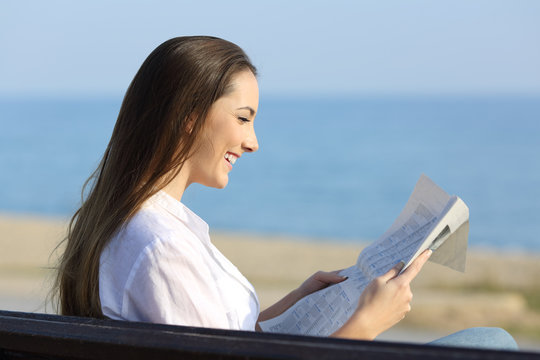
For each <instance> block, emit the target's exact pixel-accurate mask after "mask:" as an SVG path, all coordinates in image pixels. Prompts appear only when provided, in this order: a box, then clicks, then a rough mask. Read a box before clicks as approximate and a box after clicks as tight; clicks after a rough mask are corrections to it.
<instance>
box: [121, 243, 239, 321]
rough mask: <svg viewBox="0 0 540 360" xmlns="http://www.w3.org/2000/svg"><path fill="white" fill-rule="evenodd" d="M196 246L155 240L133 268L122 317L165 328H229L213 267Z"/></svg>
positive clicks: (124, 297) (143, 251)
mask: <svg viewBox="0 0 540 360" xmlns="http://www.w3.org/2000/svg"><path fill="white" fill-rule="evenodd" d="M204 255H205V253H204V251H201V249H200V248H197V246H193V244H189V242H187V243H182V242H178V241H176V243H174V242H172V241H163V240H161V239H155V240H154V241H153V242H152V243H150V244H149V245H148V246H146V247H145V248H144V249H143V250H142V252H141V253H140V255H139V257H138V258H137V260H136V262H135V263H134V265H133V267H132V269H131V271H130V274H129V277H128V279H127V282H126V285H125V288H124V294H123V299H122V317H123V318H125V319H129V320H136V321H146V322H153V323H162V324H175V325H187V326H201V327H214V328H228V326H229V325H228V321H227V317H226V315H225V314H226V309H224V305H223V304H222V299H221V298H220V294H219V291H218V290H217V286H216V279H215V273H214V272H213V271H212V270H213V269H212V267H211V264H209V263H208V262H207V261H206V260H207V259H206V258H205V256H204Z"/></svg>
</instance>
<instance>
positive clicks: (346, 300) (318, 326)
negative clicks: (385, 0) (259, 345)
mask: <svg viewBox="0 0 540 360" xmlns="http://www.w3.org/2000/svg"><path fill="white" fill-rule="evenodd" d="M468 232H469V209H468V207H467V205H465V203H464V202H463V201H462V200H461V199H460V198H459V197H457V196H455V195H454V196H450V195H448V194H447V193H446V192H445V191H444V190H442V189H441V188H440V187H438V186H437V185H436V184H435V183H434V182H433V181H431V179H429V178H428V177H427V176H425V175H422V176H420V179H419V180H418V182H417V184H416V186H415V188H414V190H413V193H412V194H411V196H410V198H409V200H408V201H407V204H406V205H405V207H404V209H403V210H402V212H401V213H400V215H399V216H398V217H397V219H396V220H395V221H394V223H393V224H392V226H391V227H390V228H389V229H388V230H387V231H386V232H385V233H384V234H383V235H382V236H381V237H380V238H379V239H378V240H377V241H375V242H374V243H372V244H371V245H369V246H367V247H366V248H365V249H364V250H363V251H362V252H361V253H360V255H359V256H358V260H357V262H356V264H355V265H353V266H351V267H349V268H347V269H345V270H343V271H342V272H341V273H340V275H344V276H347V277H348V279H347V280H345V281H343V282H341V283H339V284H335V285H332V286H329V287H327V288H325V289H322V290H320V291H317V292H315V293H313V294H310V295H308V296H306V297H304V298H302V299H301V300H299V301H298V302H297V303H296V304H294V305H293V306H291V307H290V308H289V309H287V311H285V312H284V313H282V314H281V315H279V316H277V317H275V318H273V319H270V320H267V321H263V322H260V323H259V325H260V327H261V329H262V330H263V331H265V332H277V333H287V334H302V335H316V336H317V335H318V336H328V335H330V334H332V333H334V332H335V331H336V330H338V329H339V328H340V327H341V326H342V325H343V324H344V323H345V322H346V321H347V320H348V319H349V317H350V316H351V315H352V314H353V313H354V311H355V310H356V307H357V304H358V299H359V298H360V295H361V294H362V291H364V288H365V287H366V286H367V285H368V284H369V283H370V282H371V281H372V280H373V279H374V278H376V277H378V276H380V275H383V274H385V273H386V272H387V271H388V270H390V269H391V268H392V267H393V266H395V265H396V264H397V263H398V262H400V261H404V263H405V266H404V268H403V270H405V269H406V268H407V267H408V266H409V265H410V264H411V263H412V261H413V260H414V259H415V258H416V257H417V256H418V255H420V254H421V253H422V252H423V251H424V250H426V249H428V248H430V249H432V250H433V254H432V255H431V257H430V261H433V262H436V263H439V264H441V265H445V266H448V267H450V268H453V269H455V270H458V271H461V272H464V271H465V259H466V252H467V237H468ZM403 270H402V271H403Z"/></svg>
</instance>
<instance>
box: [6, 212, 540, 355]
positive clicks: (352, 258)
mask: <svg viewBox="0 0 540 360" xmlns="http://www.w3.org/2000/svg"><path fill="white" fill-rule="evenodd" d="M66 224H67V220H66V219H61V218H51V217H41V216H35V215H32V216H27V215H21V214H16V215H13V214H7V213H0V233H1V234H2V248H3V251H2V252H1V253H0V294H1V296H0V308H2V309H5V310H19V311H39V312H42V311H44V310H46V311H48V312H52V307H51V306H48V307H46V308H45V307H44V306H43V304H44V300H45V298H46V296H47V295H48V291H49V288H50V284H51V282H50V281H51V279H52V275H53V272H52V270H51V268H52V267H53V266H54V261H55V260H54V255H53V256H51V253H52V250H53V249H54V247H55V246H56V245H57V244H58V242H59V241H60V240H61V239H62V237H63V234H64V231H65V229H66ZM211 237H212V241H213V242H214V243H215V244H216V246H217V247H218V248H219V249H220V250H221V251H222V252H223V253H224V254H225V255H226V256H227V257H228V258H229V259H230V260H231V261H232V262H233V263H234V264H235V265H236V266H237V267H238V268H239V269H240V271H241V272H242V273H243V274H244V275H245V276H246V277H247V278H248V279H249V280H250V281H251V282H252V283H253V285H254V286H255V288H256V290H257V293H258V296H259V299H260V302H261V306H262V307H263V308H264V307H265V306H268V305H270V304H271V303H273V302H275V301H277V300H278V299H279V298H281V297H282V296H284V295H285V294H286V293H287V292H288V291H290V290H292V289H294V288H295V287H297V286H298V285H299V284H300V283H301V282H302V281H303V280H305V279H306V278H307V277H308V276H309V275H311V274H312V273H313V272H315V271H317V270H335V269H340V268H344V267H348V266H350V265H352V264H354V263H355V262H356V258H357V256H358V254H359V252H360V251H361V248H362V247H363V246H364V245H365V244H366V243H365V242H364V243H363V244H352V243H343V242H336V241H335V239H315V240H314V239H311V238H298V237H291V236H286V235H280V236H277V235H261V234H248V233H232V232H227V233H225V232H218V231H216V232H212V234H211ZM538 273H540V254H536V253H535V254H527V253H516V252H506V251H497V250H492V249H481V250H479V249H470V251H469V254H468V261H467V270H466V272H465V274H461V273H458V272H455V271H453V270H450V269H447V268H444V267H441V266H439V265H436V264H427V265H426V268H425V269H423V271H422V272H421V273H420V275H419V276H418V277H417V279H415V281H414V283H413V292H414V294H415V298H414V300H413V304H412V306H413V310H412V311H411V312H410V313H409V315H408V316H407V317H406V319H405V320H404V321H402V322H401V323H400V324H398V325H397V326H396V327H394V328H393V329H391V330H390V331H388V332H387V333H384V334H382V335H381V337H380V339H381V340H394V341H408V342H428V341H430V340H433V339H434V338H435V337H437V336H442V335H444V334H448V333H451V332H453V331H457V330H459V329H462V328H465V327H471V326H499V327H504V328H507V329H508V330H510V332H511V333H512V334H514V335H515V336H516V338H517V339H518V342H519V343H520V345H521V346H522V348H526V349H533V350H539V351H540V331H539V330H540V287H539V285H537V283H538V281H537V278H536V277H537V274H538Z"/></svg>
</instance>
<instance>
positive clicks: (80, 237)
mask: <svg viewBox="0 0 540 360" xmlns="http://www.w3.org/2000/svg"><path fill="white" fill-rule="evenodd" d="M244 70H250V71H252V72H253V74H256V69H255V67H254V66H253V65H252V64H251V62H250V61H249V59H248V57H247V56H246V54H245V53H244V52H243V51H242V49H240V48H239V47H238V46H236V45H235V44H233V43H230V42H228V41H225V40H222V39H219V38H214V37H207V36H193V37H178V38H173V39H170V40H168V41H166V42H164V43H163V44H161V45H160V46H158V47H157V48H156V49H155V50H154V51H153V52H152V53H151V54H150V55H149V56H148V58H147V59H146V60H145V61H144V63H143V64H142V66H141V68H140V69H139V71H138V72H137V74H136V75H135V78H134V79H133V81H132V82H131V84H130V85H129V88H128V90H127V92H126V95H125V97H124V100H123V102H122V107H121V109H120V112H119V114H118V119H117V121H116V125H115V127H114V131H113V134H112V136H111V139H110V142H109V145H108V146H107V149H106V150H105V154H104V155H103V159H102V160H101V163H100V165H99V166H98V168H97V169H96V171H95V172H94V173H93V174H92V176H91V177H90V178H89V179H88V180H87V182H86V183H85V185H84V187H83V197H84V194H85V192H86V193H87V196H86V199H83V203H82V205H81V207H80V208H79V210H77V212H76V213H75V215H74V216H73V218H72V219H71V222H70V224H69V228H68V234H67V237H66V239H65V251H64V253H63V255H62V256H61V257H60V262H59V266H58V274H57V277H56V283H55V287H54V289H53V291H54V292H55V294H56V296H57V299H58V301H59V308H60V309H59V310H60V312H61V313H62V314H64V315H77V316H90V317H103V313H102V311H101V302H100V299H99V260H100V255H101V252H102V250H103V248H104V247H105V245H106V244H107V242H108V241H109V240H110V238H111V237H112V236H113V235H114V233H115V232H116V231H117V230H118V229H119V228H120V227H121V226H122V224H124V223H125V222H126V221H128V220H129V219H130V218H131V217H132V216H133V215H134V214H135V213H136V212H137V210H138V209H139V208H140V207H141V205H142V204H143V203H144V202H145V201H146V200H147V199H148V198H149V197H150V196H152V195H153V194H155V193H156V192H157V191H159V190H160V189H162V188H163V187H164V186H166V185H167V184H168V183H169V182H170V181H171V180H172V179H173V178H174V176H175V175H176V174H178V172H179V171H181V169H182V165H183V164H184V162H185V161H186V159H187V158H188V157H189V156H190V155H191V154H192V152H193V151H196V149H194V143H195V141H196V139H197V138H198V136H199V134H200V132H201V129H202V128H203V125H204V121H205V119H206V115H207V113H208V111H209V109H210V107H211V106H212V104H213V103H214V102H215V101H216V100H217V99H218V98H220V97H221V96H222V95H224V94H225V93H226V92H227V90H228V85H229V84H230V81H231V78H232V77H233V76H234V75H235V74H236V73H238V72H240V71H244ZM188 124H189V125H188ZM86 188H89V189H87V191H85V189H86Z"/></svg>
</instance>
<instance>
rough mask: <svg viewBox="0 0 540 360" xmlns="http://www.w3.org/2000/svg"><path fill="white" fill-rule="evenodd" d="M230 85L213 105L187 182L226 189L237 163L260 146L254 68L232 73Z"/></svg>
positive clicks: (190, 167) (197, 144) (196, 147)
mask: <svg viewBox="0 0 540 360" xmlns="http://www.w3.org/2000/svg"><path fill="white" fill-rule="evenodd" d="M231 86H232V90H231V91H229V92H228V93H227V94H225V95H224V96H222V97H221V98H219V99H218V100H217V101H216V102H215V103H214V104H213V105H212V107H211V108H210V111H209V113H208V117H207V118H206V123H205V127H204V128H203V129H202V132H201V133H200V136H199V139H198V140H197V143H196V144H195V149H196V150H195V153H194V155H193V156H192V157H190V158H189V160H188V163H189V165H188V169H189V170H188V171H189V175H188V184H190V183H194V182H196V183H199V184H202V185H205V186H210V187H215V188H220V189H221V188H224V187H225V186H226V185H227V183H228V181H229V172H230V171H231V170H232V169H233V167H234V166H235V162H236V161H237V160H238V159H239V158H240V157H241V156H242V155H243V154H244V153H246V152H253V151H257V149H258V148H259V144H258V143H257V137H256V136H255V129H254V127H253V122H254V120H255V115H256V113H257V108H258V106H259V87H258V85H257V79H256V78H255V76H254V75H253V73H252V72H251V71H248V70H246V71H242V72H240V73H238V74H236V75H235V76H233V78H232V81H231Z"/></svg>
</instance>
